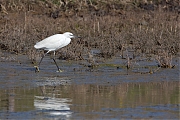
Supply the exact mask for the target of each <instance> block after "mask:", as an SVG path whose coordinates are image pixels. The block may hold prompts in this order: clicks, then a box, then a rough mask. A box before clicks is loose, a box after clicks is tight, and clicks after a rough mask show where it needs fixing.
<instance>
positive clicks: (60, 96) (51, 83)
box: [0, 56, 179, 120]
mask: <svg viewBox="0 0 180 120" xmlns="http://www.w3.org/2000/svg"><path fill="white" fill-rule="evenodd" d="M57 62H58V64H59V66H61V69H62V70H63V72H62V73H57V72H56V66H55V65H54V63H53V61H52V60H50V59H49V58H48V57H46V58H45V59H44V61H43V62H42V65H41V68H40V72H39V73H35V72H34V68H33V65H32V64H30V61H28V59H27V58H26V56H16V57H15V59H14V60H9V61H8V60H4V59H1V62H0V64H1V65H0V66H1V69H0V73H1V76H0V84H1V86H0V95H1V96H0V101H1V102H0V119H52V120H54V119H115V120H116V119H120V118H124V119H144V118H145V119H147V118H148V119H149V118H150V119H151V118H152V119H178V118H179V59H178V58H174V60H173V64H175V65H176V67H175V68H174V69H162V68H160V69H158V70H157V71H156V72H154V73H153V74H149V73H148V71H149V69H152V70H153V71H155V70H156V69H157V68H156V67H155V66H157V63H156V62H155V61H139V62H137V63H136V64H135V65H134V67H133V69H131V70H129V71H128V72H127V70H126V69H125V68H124V67H122V64H123V63H124V61H123V60H121V59H120V58H115V59H112V60H108V61H106V62H105V63H102V64H101V65H100V66H99V67H96V68H94V69H91V68H88V67H87V66H84V65H82V64H80V63H82V62H72V61H71V62H68V61H60V60H57ZM117 66H119V67H118V68H117ZM144 66H146V67H144ZM147 66H148V67H147Z"/></svg>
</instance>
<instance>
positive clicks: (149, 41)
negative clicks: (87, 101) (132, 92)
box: [0, 0, 180, 67]
mask: <svg viewBox="0 0 180 120" xmlns="http://www.w3.org/2000/svg"><path fill="white" fill-rule="evenodd" d="M25 2H26V3H25ZM25 2H23V1H21V0H19V1H18V0H17V1H13V2H12V1H11V2H9V3H8V2H5V1H3V2H2V3H1V13H2V15H1V18H2V19H1V21H0V24H1V26H0V27H1V31H0V45H1V46H0V47H1V49H4V50H8V51H13V52H15V53H16V54H27V55H28V56H29V58H30V59H31V60H36V59H38V58H39V57H40V56H41V53H39V52H36V51H35V49H34V48H33V45H34V44H35V43H36V42H37V41H40V40H42V39H44V38H46V37H48V36H50V35H52V34H56V33H62V32H65V31H71V32H72V33H74V34H77V35H80V36H82V38H81V39H75V40H73V41H72V43H71V44H70V45H69V46H67V47H65V48H63V49H62V50H60V51H59V52H58V53H57V55H58V56H59V58H63V59H73V60H81V59H84V56H85V55H87V54H88V53H91V50H92V49H94V48H95V49H98V50H99V51H100V53H99V54H98V56H99V57H100V58H111V57H113V56H116V55H118V56H119V55H122V53H123V51H129V50H131V51H134V57H136V56H142V55H146V56H149V57H152V56H155V59H157V61H158V62H159V65H160V66H161V67H172V65H171V64H170V62H171V58H172V56H173V55H176V54H177V53H178V51H179V39H180V35H179V29H180V26H179V24H178V22H179V14H178V12H176V11H167V10H166V11H164V10H163V9H161V8H158V9H157V10H153V11H152V10H142V9H140V8H138V9H137V8H134V7H133V9H132V8H131V9H130V10H127V4H122V3H119V4H118V3H116V4H115V1H111V2H110V1H109V2H107V1H106V2H104V3H103V2H98V1H96V2H94V3H91V2H92V1H91V2H90V1H89V2H87V1H86V2H85V1H81V2H80V3H78V4H77V3H76V2H74V3H72V2H69V1H66V2H67V3H58V2H57V1H54V2H53V1H50V2H47V1H36V2H35V1H34V2H33V1H31V2H30V1H29V2H28V1H25ZM142 5H143V4H142ZM79 6H80V8H79ZM113 6H116V7H114V8H113ZM118 6H119V7H118ZM129 6H131V5H129ZM136 7H138V6H136ZM77 8H78V9H77ZM164 61H165V62H164ZM169 61H170V62H169Z"/></svg>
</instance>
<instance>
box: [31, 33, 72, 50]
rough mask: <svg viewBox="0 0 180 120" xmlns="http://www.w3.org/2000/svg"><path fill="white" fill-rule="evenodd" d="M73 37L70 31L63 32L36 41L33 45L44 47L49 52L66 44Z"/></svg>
mask: <svg viewBox="0 0 180 120" xmlns="http://www.w3.org/2000/svg"><path fill="white" fill-rule="evenodd" d="M73 37H74V35H73V34H72V33H70V32H65V33H64V34H55V35H52V36H50V37H48V38H45V39H44V40H42V41H40V42H38V43H36V45H34V47H35V48H36V49H44V50H47V51H49V52H50V51H56V50H58V49H59V48H62V47H64V46H66V45H68V44H69V43H70V42H71V38H73Z"/></svg>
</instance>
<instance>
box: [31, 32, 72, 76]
mask: <svg viewBox="0 0 180 120" xmlns="http://www.w3.org/2000/svg"><path fill="white" fill-rule="evenodd" d="M74 37H75V36H74V35H73V34H72V33H70V32H65V33H64V34H55V35H52V36H50V37H48V38H45V39H44V40H42V41H40V42H38V43H36V44H35V45H34V47H35V48H36V49H43V50H46V51H47V52H46V53H45V54H44V55H43V56H42V58H41V60H40V62H39V64H38V66H34V67H35V68H36V71H37V72H39V67H40V64H41V62H42V60H43V58H44V56H45V55H46V54H48V53H49V52H51V51H54V58H53V61H54V63H55V64H56V66H57V68H58V71H59V72H62V71H61V70H60V68H59V67H58V65H57V63H56V61H55V51H56V50H58V49H60V48H62V47H64V46H66V45H68V44H69V43H70V42H71V38H74Z"/></svg>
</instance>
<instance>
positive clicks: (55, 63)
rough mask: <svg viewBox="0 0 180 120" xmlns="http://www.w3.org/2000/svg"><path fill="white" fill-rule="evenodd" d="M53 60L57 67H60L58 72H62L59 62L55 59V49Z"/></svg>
mask: <svg viewBox="0 0 180 120" xmlns="http://www.w3.org/2000/svg"><path fill="white" fill-rule="evenodd" d="M53 61H54V63H55V64H56V67H57V69H58V72H62V70H61V69H60V68H59V66H58V65H57V63H56V60H55V51H54V58H53Z"/></svg>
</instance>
